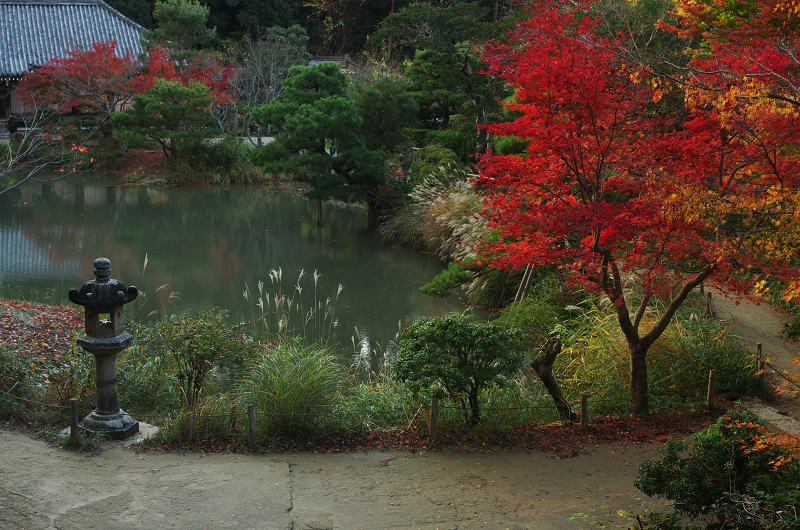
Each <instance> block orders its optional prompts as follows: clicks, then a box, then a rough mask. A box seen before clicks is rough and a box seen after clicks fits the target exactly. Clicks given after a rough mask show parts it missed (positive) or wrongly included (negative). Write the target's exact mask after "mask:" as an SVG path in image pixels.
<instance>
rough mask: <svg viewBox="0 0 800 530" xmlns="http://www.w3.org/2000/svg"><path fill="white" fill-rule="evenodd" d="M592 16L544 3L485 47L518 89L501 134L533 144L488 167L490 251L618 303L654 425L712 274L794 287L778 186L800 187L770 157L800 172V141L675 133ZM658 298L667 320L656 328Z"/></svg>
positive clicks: (732, 132) (696, 126)
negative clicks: (688, 304) (652, 371)
mask: <svg viewBox="0 0 800 530" xmlns="http://www.w3.org/2000/svg"><path fill="white" fill-rule="evenodd" d="M591 4H592V2H590V1H585V2H570V3H569V5H568V4H567V3H565V2H559V1H553V2H548V3H545V4H541V5H538V6H535V7H533V8H532V9H531V17H530V19H529V20H528V21H526V22H523V23H521V24H520V25H519V26H518V27H517V28H516V29H515V30H512V32H511V33H510V34H509V36H508V39H509V40H508V42H507V43H497V42H495V43H490V44H489V45H488V46H487V47H486V48H485V50H484V56H483V60H484V61H485V62H486V63H487V64H488V65H489V69H488V71H487V72H486V73H487V74H488V75H492V76H495V77H498V78H502V79H504V80H505V81H506V82H507V83H508V84H509V85H510V86H511V87H512V88H513V89H514V90H515V92H516V94H515V97H514V99H513V100H512V101H511V102H510V103H508V104H507V107H508V110H510V111H513V112H515V113H517V116H519V117H518V118H517V119H516V120H514V121H512V122H509V123H502V124H495V125H491V126H490V127H489V131H490V132H491V133H493V134H496V135H502V136H509V135H511V136H515V137H517V138H519V139H522V140H524V141H526V142H527V143H528V149H527V152H526V153H524V154H522V155H514V156H500V155H494V154H489V155H487V156H484V157H482V158H481V160H480V168H481V175H480V184H481V185H482V187H483V188H484V189H486V190H487V196H486V215H487V216H488V218H489V219H490V221H491V222H492V224H493V226H494V227H495V228H496V229H497V230H498V231H499V233H500V236H501V240H500V242H498V243H492V244H487V245H486V247H485V248H484V251H485V253H486V255H487V260H491V263H492V265H493V266H495V267H504V268H507V269H511V270H516V269H520V268H523V267H526V266H529V265H533V266H538V265H545V264H554V263H555V264H559V265H560V266H561V267H562V269H563V270H564V271H565V273H567V275H568V276H570V277H571V278H572V279H573V280H577V281H580V282H581V283H582V284H584V285H585V286H587V287H589V288H593V289H596V290H597V291H598V292H600V293H603V294H605V295H607V296H608V298H609V299H610V300H611V301H612V302H613V303H614V307H615V310H616V316H617V321H618V323H619V326H620V329H621V331H622V332H623V335H624V337H625V340H626V341H627V344H628V351H629V357H630V372H631V374H630V400H629V409H630V411H631V412H633V413H637V414H647V413H648V412H649V396H648V384H647V353H648V350H649V348H650V346H651V345H652V344H653V343H654V342H655V340H656V339H658V337H659V336H661V334H662V333H663V332H664V331H665V329H666V328H667V326H668V324H669V322H670V321H671V319H672V317H673V316H674V314H675V312H676V311H677V310H678V308H679V307H680V306H681V305H682V304H683V302H684V301H685V300H686V297H687V296H688V294H689V293H690V292H691V290H692V289H694V288H695V287H697V286H698V285H699V284H700V283H701V282H702V281H703V280H705V279H706V278H708V277H709V276H711V275H712V273H715V276H716V277H717V278H718V280H719V281H722V282H725V283H727V284H728V285H729V286H730V287H732V288H734V289H738V290H740V291H741V290H743V289H744V288H745V283H746V282H745V281H744V280H743V278H744V277H749V278H750V279H751V281H752V280H753V278H757V276H754V275H757V274H758V273H763V272H765V271H767V270H769V272H770V273H772V274H775V275H778V276H779V277H783V278H791V277H793V274H794V273H793V272H792V269H791V268H790V267H788V266H787V265H788V262H789V261H790V260H792V259H794V258H795V257H796V250H794V251H792V250H791V249H790V248H788V246H787V245H784V244H783V242H781V241H779V240H778V238H776V237H774V228H775V227H776V226H779V225H780V223H781V222H786V221H787V219H788V218H790V216H791V212H789V211H788V210H787V209H785V208H778V207H777V206H778V202H780V201H783V203H784V206H785V203H786V202H787V201H790V200H793V196H792V195H789V194H788V193H787V191H786V190H782V189H781V188H780V187H779V186H778V187H776V186H773V185H771V184H770V183H774V182H775V181H776V180H780V179H786V178H789V177H790V176H791V178H794V176H793V174H792V175H788V174H786V173H785V172H782V173H781V175H780V176H777V170H774V171H772V170H771V169H770V167H769V164H768V163H767V160H766V159H765V158H764V157H763V156H761V155H763V154H764V153H765V152H768V151H769V152H773V154H774V155H775V156H773V161H774V162H776V163H777V164H778V165H779V166H782V167H786V166H787V165H791V164H792V163H793V158H792V155H791V154H790V153H789V152H788V151H786V150H784V151H780V150H779V151H778V152H777V153H776V152H775V149H772V148H774V147H778V144H781V143H782V144H783V145H786V144H787V143H791V142H793V141H794V138H793V137H792V138H789V136H791V135H787V136H786V137H785V138H783V139H780V138H779V137H777V136H775V135H766V134H758V131H760V129H759V127H758V125H757V124H756V123H754V122H752V121H750V122H748V121H747V120H739V121H738V122H737V125H736V127H733V126H731V125H730V123H729V122H725V121H723V120H722V119H721V118H720V115H719V113H716V114H714V113H701V112H699V111H698V112H697V113H696V115H695V116H694V120H693V121H691V122H690V123H689V124H688V126H687V127H685V128H682V129H681V130H679V131H675V132H670V133H663V132H661V131H662V129H663V128H662V127H661V124H660V122H659V121H658V120H656V119H655V117H654V116H651V114H650V104H651V103H652V101H653V99H654V98H653V94H652V93H651V92H650V90H649V87H650V85H649V84H648V83H647V82H644V80H642V79H641V78H640V75H639V73H638V72H639V69H638V68H637V67H636V66H635V65H633V66H631V67H630V68H629V67H628V65H626V64H625V63H624V62H623V61H622V59H621V58H620V57H621V56H622V54H617V53H615V50H616V49H617V48H618V44H619V43H617V42H615V41H614V40H613V38H609V37H607V36H602V35H601V34H600V32H598V31H596V28H597V27H598V22H597V21H595V20H594V19H593V18H592V17H591V16H590V15H588V13H590V12H591V9H590V8H591ZM761 117H762V118H765V116H764V115H762V116H761ZM767 121H769V120H767ZM765 123H766V121H763V122H762V125H763V124H765ZM786 126H787V124H786V123H783V124H779V123H778V122H777V117H776V120H775V121H772V122H771V128H776V129H778V130H784V129H785V128H786ZM748 127H749V130H748ZM771 149H772V150H771ZM775 167H777V166H775ZM785 183H786V184H789V182H786V181H785ZM765 195H771V197H772V198H771V199H769V200H765V199H764V196H765ZM771 245H773V246H771ZM777 245H780V248H778V246H777ZM488 256H491V258H489V257H488ZM633 277H635V278H636V282H630V279H631V278H633ZM631 283H635V284H637V285H638V286H639V290H638V291H637V293H638V294H636V295H635V296H633V295H632V292H633V291H631V290H630V289H629V287H630V285H628V284H631ZM655 297H660V298H662V299H665V301H666V303H665V308H664V310H663V311H662V312H661V313H660V314H659V316H658V319H657V320H656V321H655V323H653V325H652V327H649V328H648V329H641V328H642V321H643V318H644V316H645V314H646V312H647V311H648V306H649V305H650V302H651V301H653V299H654V298H655Z"/></svg>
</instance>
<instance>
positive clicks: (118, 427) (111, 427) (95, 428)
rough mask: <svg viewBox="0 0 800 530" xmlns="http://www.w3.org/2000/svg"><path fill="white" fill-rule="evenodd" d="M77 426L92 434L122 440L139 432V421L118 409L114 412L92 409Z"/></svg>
mask: <svg viewBox="0 0 800 530" xmlns="http://www.w3.org/2000/svg"><path fill="white" fill-rule="evenodd" d="M79 427H80V428H81V429H82V430H84V431H86V432H90V433H92V434H102V435H104V436H108V437H109V438H112V439H114V440H124V439H125V438H128V437H129V436H131V435H133V434H136V433H137V432H139V422H138V421H136V420H134V419H133V418H131V417H130V416H129V415H127V414H125V411H124V410H120V411H119V412H118V413H116V414H103V413H100V412H97V411H96V410H94V411H92V413H91V414H89V415H88V416H86V417H85V418H83V421H82V422H81V423H80V425H79Z"/></svg>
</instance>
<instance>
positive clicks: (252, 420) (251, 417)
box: [247, 403, 258, 447]
mask: <svg viewBox="0 0 800 530" xmlns="http://www.w3.org/2000/svg"><path fill="white" fill-rule="evenodd" d="M257 445H258V436H257V435H256V406H255V405H253V404H252V403H250V404H249V405H247V446H248V447H256V446H257Z"/></svg>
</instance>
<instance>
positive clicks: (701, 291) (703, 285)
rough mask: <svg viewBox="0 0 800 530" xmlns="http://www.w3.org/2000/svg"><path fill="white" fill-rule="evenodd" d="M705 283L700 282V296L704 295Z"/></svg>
mask: <svg viewBox="0 0 800 530" xmlns="http://www.w3.org/2000/svg"><path fill="white" fill-rule="evenodd" d="M705 283H706V282H705V280H703V281H702V282H700V294H701V295H704V294H705V293H706V286H705Z"/></svg>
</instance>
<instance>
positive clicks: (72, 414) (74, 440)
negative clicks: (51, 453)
mask: <svg viewBox="0 0 800 530" xmlns="http://www.w3.org/2000/svg"><path fill="white" fill-rule="evenodd" d="M69 442H70V444H72V446H73V447H77V445H78V398H72V399H70V400H69Z"/></svg>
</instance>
